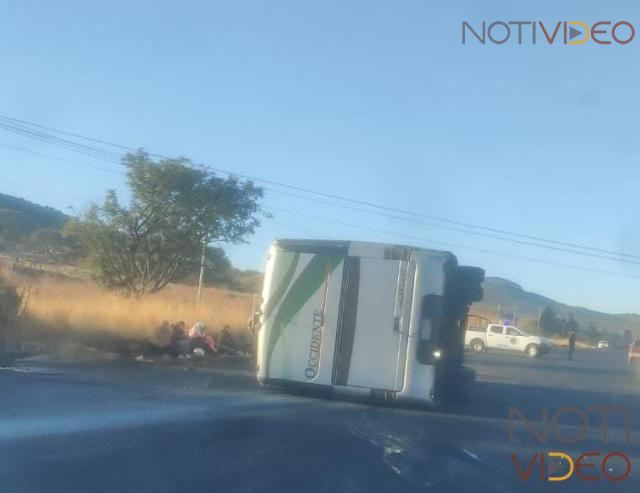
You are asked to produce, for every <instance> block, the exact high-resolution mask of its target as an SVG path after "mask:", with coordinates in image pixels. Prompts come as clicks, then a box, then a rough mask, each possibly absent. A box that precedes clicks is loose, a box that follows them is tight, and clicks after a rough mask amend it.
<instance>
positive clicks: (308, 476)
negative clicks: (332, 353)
mask: <svg viewBox="0 0 640 493" xmlns="http://www.w3.org/2000/svg"><path fill="white" fill-rule="evenodd" d="M468 364H469V365H470V366H472V367H473V368H475V369H476V371H477V373H478V383H477V385H476V388H475V393H474V396H473V398H472V399H471V401H470V402H468V403H467V404H456V405H450V406H448V407H447V408H446V409H442V410H438V411H427V410H424V409H407V408H396V407H380V406H373V405H368V404H362V403H345V402H338V401H332V400H323V399H317V398H309V397H303V396H295V395H288V394H284V393H278V392H273V391H269V390H265V389H262V388H259V387H258V386H257V385H256V383H255V381H254V378H253V375H252V373H251V371H250V370H249V369H248V368H247V367H246V365H245V364H243V363H241V362H234V361H230V360H224V361H223V360H219V361H216V363H215V364H214V365H213V367H206V368H205V367H198V368H195V369H193V370H186V369H185V368H184V367H183V366H179V365H166V364H151V363H139V362H124V363H123V362H101V363H95V362H94V363H84V364H78V363H76V364H60V363H58V364H52V363H46V364H45V363H39V364H37V365H36V363H34V362H31V363H29V364H26V363H23V364H22V365H20V366H19V367H13V368H11V369H2V370H0V406H1V407H0V492H2V493H4V492H7V493H8V492H58V491H59V492H65V493H72V492H82V493H86V492H89V493H96V492H103V491H104V492H120V491H126V492H128V491H136V492H164V491H180V492H191V491H197V492H199V491H221V492H227V491H230V492H231V491H277V492H285V491H303V492H315V491H326V492H333V491H345V492H356V491H362V492H368V491H384V492H386V491H433V492H458V491H460V492H468V491H486V492H491V493H499V492H503V491H514V492H523V491H532V492H533V491H536V492H538V491H541V490H546V489H549V490H551V489H553V490H555V491H580V492H581V493H588V492H590V491H603V492H605V491H606V492H610V491H628V492H632V491H633V492H635V491H639V487H640V481H638V478H639V477H640V460H639V455H640V399H639V396H640V377H639V376H638V375H636V374H635V373H634V372H632V371H630V370H629V369H628V368H627V367H626V364H625V361H624V354H623V353H620V352H616V351H602V352H597V351H583V352H578V353H577V355H576V361H574V362H568V361H566V360H565V354H564V352H561V351H556V352H554V353H552V354H550V355H547V356H545V357H544V358H543V359H541V360H530V359H527V358H526V357H524V356H521V355H518V354H498V353H487V354H480V355H475V354H469V355H468ZM602 405H616V406H622V407H626V408H628V410H629V413H630V414H631V415H632V418H633V421H632V422H631V433H628V432H627V428H628V426H627V424H628V422H627V420H626V418H625V416H624V415H623V413H621V412H613V413H612V414H610V417H609V422H608V425H607V427H606V428H607V431H608V434H607V441H606V443H605V440H604V436H603V428H604V427H603V423H602V417H601V414H599V413H598V412H597V411H594V410H590V409H589V408H590V407H593V406H602ZM563 407H564V408H566V407H574V408H576V407H577V408H578V409H579V410H581V411H582V412H584V413H585V414H586V417H587V418H588V421H589V429H588V430H587V429H585V427H584V426H583V425H581V424H580V422H579V420H577V415H576V414H575V412H573V411H571V412H566V413H565V414H563V415H562V408H563ZM510 408H518V409H520V410H521V411H522V412H523V413H524V414H525V416H527V417H528V418H529V419H530V420H531V421H532V422H533V424H532V426H534V431H538V432H540V430H541V429H542V422H543V413H544V410H545V408H546V409H547V412H548V422H549V426H548V436H547V440H546V443H540V442H539V441H538V440H537V439H536V438H535V437H534V436H533V435H532V434H531V433H530V432H528V431H527V429H526V427H525V426H524V425H523V424H522V423H520V422H518V423H516V424H515V426H514V427H513V430H514V432H513V434H512V435H511V436H510V433H509V419H508V417H509V409H510ZM558 411H560V414H559V415H557V416H556V417H557V418H558V420H557V422H556V426H555V427H554V426H553V417H554V415H556V414H558ZM574 411H575V409H574ZM636 427H637V428H638V431H637V432H636V430H635V428H636ZM581 435H582V436H581ZM567 439H573V440H574V441H576V443H573V444H567V443H563V442H565V441H566V440H567ZM629 442H630V443H629ZM554 450H555V451H565V452H568V453H569V454H571V455H572V456H574V457H577V456H578V455H579V454H580V453H581V452H583V451H596V452H599V453H601V454H602V455H605V454H607V453H609V452H611V451H622V452H624V453H625V454H627V455H628V457H629V459H630V461H631V466H632V472H631V475H630V476H629V477H628V478H627V479H625V480H622V481H616V482H613V481H609V480H607V479H600V480H597V481H585V480H583V479H579V478H577V477H576V476H574V477H572V478H571V479H569V480H567V481H564V482H557V483H552V482H549V481H547V480H543V479H541V478H540V477H539V471H538V468H537V466H536V467H534V469H533V470H532V473H531V476H530V477H529V479H528V480H526V481H524V480H522V479H520V477H519V475H518V473H517V472H516V468H515V466H514V463H513V461H512V458H511V454H512V453H514V454H516V457H517V458H518V460H519V461H520V463H521V464H522V468H523V469H526V467H527V464H528V462H529V459H530V458H531V454H533V453H536V452H549V451H554ZM547 460H548V461H550V459H547ZM594 462H595V463H596V464H597V466H596V468H595V469H592V470H586V469H585V470H584V471H585V473H587V474H589V475H592V474H596V475H599V476H601V477H603V473H602V471H601V470H600V462H599V461H598V460H595V461H594ZM549 464H551V470H552V474H553V475H560V474H561V473H563V472H564V471H565V470H566V468H567V467H568V466H567V464H566V462H565V463H562V464H560V465H559V466H558V467H559V468H560V469H559V470H558V471H556V468H555V467H554V464H555V463H554V462H553V461H551V462H547V465H549ZM624 470H625V464H624V462H623V460H622V459H620V457H613V458H612V459H610V460H609V461H608V462H607V468H606V471H607V473H608V474H609V475H610V476H612V477H613V476H620V475H622V474H623V473H624Z"/></svg>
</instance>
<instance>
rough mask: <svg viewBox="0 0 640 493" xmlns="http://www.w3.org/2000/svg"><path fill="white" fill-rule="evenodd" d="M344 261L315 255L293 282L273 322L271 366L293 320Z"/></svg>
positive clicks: (328, 256)
mask: <svg viewBox="0 0 640 493" xmlns="http://www.w3.org/2000/svg"><path fill="white" fill-rule="evenodd" d="M342 260H344V255H340V254H334V255H315V256H314V257H313V258H312V259H311V260H310V261H309V263H308V264H307V265H306V267H305V268H304V270H303V271H302V272H301V273H300V275H299V276H298V278H297V279H296V280H295V281H294V282H293V284H292V285H291V288H290V289H289V291H287V295H286V296H285V298H284V300H283V301H282V303H281V304H280V307H279V308H278V311H277V312H276V317H275V319H274V320H273V326H272V329H271V334H270V338H269V345H268V346H267V361H268V362H269V364H270V363H271V355H272V354H273V350H274V348H275V346H276V343H277V342H278V340H279V339H280V337H281V336H282V333H283V332H284V330H285V329H286V328H287V326H288V325H289V323H290V322H291V320H293V318H294V317H295V316H296V314H297V313H298V312H299V311H300V310H301V309H302V307H303V306H304V305H305V304H306V303H307V302H308V301H309V300H310V299H311V297H312V296H313V295H314V294H315V293H316V292H317V291H318V289H320V287H321V286H322V285H323V284H324V282H325V280H326V279H327V278H328V277H329V274H331V273H332V272H333V271H334V270H335V269H336V267H338V265H340V262H342ZM309 323H311V321H310V322H309Z"/></svg>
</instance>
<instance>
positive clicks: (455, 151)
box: [0, 0, 640, 312]
mask: <svg viewBox="0 0 640 493" xmlns="http://www.w3.org/2000/svg"><path fill="white" fill-rule="evenodd" d="M560 4H561V5H560ZM496 20H502V21H509V20H541V21H543V22H544V23H545V24H547V25H551V26H552V25H554V24H555V22H557V21H559V20H580V21H584V22H586V23H587V24H593V23H594V22H597V21H600V20H612V21H613V22H616V21H618V20H627V21H629V22H631V23H632V24H635V25H636V26H638V28H637V29H638V30H640V4H638V2H637V1H634V0H629V1H622V0H617V1H609V2H601V1H585V0H580V1H563V2H557V1H536V2H531V1H524V0H522V1H515V0H509V1H489V0H487V1H483V2H477V1H475V2H474V1H471V0H470V1H451V2H424V1H413V2H411V1H405V2H385V1H370V0H368V1H350V2H342V1H333V0H324V1H322V2H300V1H297V0H292V1H268V2H267V1H243V0H238V1H233V2H212V1H202V2H197V1H180V2H178V1H173V2H168V1H166V2H163V1H145V0H140V1H136V2H125V1H115V0H113V1H110V2H85V1H64V0H59V1H57V2H45V1H13V2H10V1H5V2H3V5H2V7H0V39H1V40H2V42H1V43H0V56H1V58H2V60H3V75H4V76H3V77H1V78H0V114H2V115H8V116H11V117H14V118H19V119H23V120H27V121H31V122H35V123H39V124H42V125H46V126H49V127H53V128H56V129H63V130H67V131H70V132H75V133H78V134H82V135H87V136H91V137H96V138H100V139H103V140H106V141H110V142H114V143H118V144H122V145H126V146H130V147H134V148H144V149H146V150H148V151H150V152H155V153H159V154H163V155H168V156H185V157H188V158H190V159H191V160H193V161H194V162H195V163H201V164H207V165H211V166H215V167H218V168H221V169H224V170H229V171H232V172H234V173H238V174H241V175H248V176H253V177H256V178H262V179H267V180H270V181H273V182H278V183H284V184H287V185H291V186H296V187H304V188H308V189H313V190H317V191H321V192H325V193H330V194H335V195H339V196H344V197H349V198H351V199H354V200H360V201H366V202H372V203H376V204H380V205H382V206H385V207H391V208H394V209H402V210H408V211H414V212H416V213H419V214H424V215H429V216H432V217H434V218H438V219H446V220H450V221H455V222H459V223H467V224H473V225H481V226H485V227H489V228H494V229H499V230H505V231H510V232H516V233H520V234H525V235H531V236H538V237H544V238H548V239H552V240H555V241H559V242H566V243H576V244H580V245H586V246H589V247H592V248H598V249H602V250H610V251H615V252H622V253H626V254H629V255H638V256H640V218H639V216H638V193H637V191H638V187H639V185H640V166H638V164H639V162H638V161H639V159H638V158H639V157H640V139H639V138H638V114H639V110H640V95H639V94H640V91H638V88H639V87H640V65H639V63H638V62H639V60H640V56H639V55H640V33H638V35H637V36H636V38H635V39H634V40H633V41H632V42H631V43H629V44H627V45H624V46H623V45H617V44H612V45H597V44H595V43H593V42H589V43H585V44H582V45H579V46H565V45H562V44H554V45H553V46H549V45H547V44H546V43H543V42H540V38H541V35H540V34H538V43H537V44H536V45H531V44H530V43H525V44H522V45H518V44H517V43H516V42H514V41H513V40H510V41H509V42H507V43H505V44H502V45H494V44H491V43H487V44H485V45H481V44H480V43H478V42H474V43H471V42H468V43H467V44H464V45H463V44H462V37H461V30H462V29H461V26H462V21H468V22H469V23H470V24H472V25H473V26H474V27H476V28H479V26H480V25H481V23H482V21H486V22H487V23H490V22H493V21H496ZM496 32H498V31H496ZM16 148H19V149H16ZM35 153H38V154H35ZM98 168H100V169H98ZM0 171H1V172H0V192H4V193H9V194H13V195H18V196H22V197H25V198H27V199H29V200H32V201H34V202H38V203H41V204H44V205H50V206H53V207H56V208H59V209H60V210H63V211H64V212H67V213H73V214H77V213H81V212H82V211H83V210H85V209H86V208H87V207H88V205H89V204H91V203H93V202H97V201H100V200H101V199H102V197H103V196H104V194H105V192H106V190H107V189H115V190H116V191H117V192H118V193H119V194H121V195H122V196H124V197H126V181H125V178H124V177H123V176H122V174H121V168H120V166H119V165H118V164H115V163H111V162H102V161H100V160H97V159H93V158H90V157H88V156H84V155H78V154H76V153H73V152H70V151H66V150H64V149H59V148H56V147H53V146H50V145H48V144H45V143H42V142H38V141H34V140H32V139H28V138H25V137H22V136H18V135H15V134H13V133H10V132H7V131H6V130H2V129H0ZM287 190H288V192H287ZM283 191H284V192H287V193H282V192H283ZM293 195H297V196H293ZM301 195H302V196H305V197H306V198H301V197H300V196H301ZM326 202H331V203H326ZM335 203H336V201H335V200H325V202H318V201H317V200H310V199H309V195H307V194H302V193H295V194H292V192H291V190H290V189H283V188H279V187H276V186H270V188H269V189H267V190H266V193H265V199H264V201H263V206H264V209H265V210H266V211H267V212H269V213H271V214H272V215H273V218H271V219H270V218H264V219H263V221H262V223H263V224H262V226H261V227H260V228H259V230H258V231H256V233H255V235H253V236H252V237H250V238H248V243H247V244H243V245H227V246H226V249H227V252H228V255H229V256H230V258H231V259H232V261H233V262H234V264H235V265H237V266H238V267H240V268H254V269H262V268H263V265H264V259H265V253H266V251H267V248H268V246H269V244H270V242H271V241H272V240H273V239H274V238H278V237H318V238H332V239H360V240H370V241H381V242H391V243H403V244H414V245H417V246H426V247H433V248H437V249H446V250H450V251H453V252H454V253H455V254H456V255H457V256H458V258H459V260H460V262H461V263H464V264H469V265H477V266H481V267H483V268H485V270H486V273H487V275H489V276H500V277H504V278H507V279H510V280H513V281H515V282H517V283H518V284H520V285H522V286H523V287H524V288H525V289H527V290H530V291H535V292H538V293H540V294H543V295H545V296H549V297H552V298H554V299H557V300H559V301H561V302H565V303H568V304H573V305H581V306H586V307H589V308H593V309H598V310H603V311H608V312H640V297H639V296H638V295H639V294H640V265H639V264H637V263H635V264H634V263H630V262H621V261H619V260H615V259H614V260H611V259H603V258H597V257H593V256H587V255H578V254H576V253H570V252H565V251H558V250H552V249H547V248H539V247H535V246H531V245H527V244H523V243H521V242H520V243H519V242H514V241H505V240H501V239H497V238H488V237H486V236H481V235H477V234H469V232H468V228H466V229H467V232H462V231H452V230H451V227H452V223H446V222H442V221H439V220H438V219H432V220H428V219H424V218H422V219H420V222H421V223H420V224H418V222H416V221H414V222H410V221H407V220H406V219H405V220H400V219H398V218H397V217H389V216H397V215H396V214H392V213H385V214H386V215H380V214H372V213H367V212H363V211H361V210H354V206H353V204H352V205H351V208H345V207H339V206H336V205H335ZM405 217H406V216H405ZM414 219H415V217H414ZM443 226H447V228H449V229H447V228H445V227H443ZM458 229H459V228H458ZM474 231H482V230H474ZM485 232H486V231H485ZM494 236H496V235H494ZM497 236H500V235H497ZM510 238H511V239H514V238H516V239H517V238H519V239H520V240H522V238H521V237H510ZM556 246H558V245H556ZM561 248H566V247H561ZM583 252H584V250H583ZM591 253H593V252H591ZM601 255H604V256H607V255H606V254H601ZM625 258H626V259H627V260H630V261H631V262H640V257H639V258H636V259H635V260H634V259H633V257H625ZM596 271H597V272H596Z"/></svg>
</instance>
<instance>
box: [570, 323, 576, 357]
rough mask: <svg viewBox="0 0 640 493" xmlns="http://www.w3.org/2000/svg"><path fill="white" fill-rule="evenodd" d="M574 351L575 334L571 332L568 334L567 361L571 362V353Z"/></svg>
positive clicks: (573, 331)
mask: <svg viewBox="0 0 640 493" xmlns="http://www.w3.org/2000/svg"><path fill="white" fill-rule="evenodd" d="M575 350H576V332H575V330H572V331H571V333H570V334H569V361H573V352H574V351H575Z"/></svg>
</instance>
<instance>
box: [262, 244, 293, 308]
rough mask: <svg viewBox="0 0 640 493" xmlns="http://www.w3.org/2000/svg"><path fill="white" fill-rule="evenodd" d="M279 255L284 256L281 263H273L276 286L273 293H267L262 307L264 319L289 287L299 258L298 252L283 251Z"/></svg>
mask: <svg viewBox="0 0 640 493" xmlns="http://www.w3.org/2000/svg"><path fill="white" fill-rule="evenodd" d="M281 255H282V256H284V257H285V258H284V259H283V262H282V264H278V263H276V265H275V269H276V270H277V271H276V272H274V273H273V274H274V277H276V279H275V281H276V282H277V283H278V285H277V286H276V289H274V290H273V293H271V294H270V295H269V299H268V300H267V305H266V306H265V308H264V314H263V315H264V317H265V319H266V318H267V317H269V315H271V312H272V311H273V310H274V308H275V307H276V306H278V303H280V300H282V297H283V296H284V293H286V292H287V288H288V287H289V284H291V279H292V278H293V274H294V273H295V271H296V267H298V260H299V259H300V254H299V253H296V254H294V255H291V254H286V253H283V254H281ZM283 272H284V274H283ZM278 278H280V279H278Z"/></svg>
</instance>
